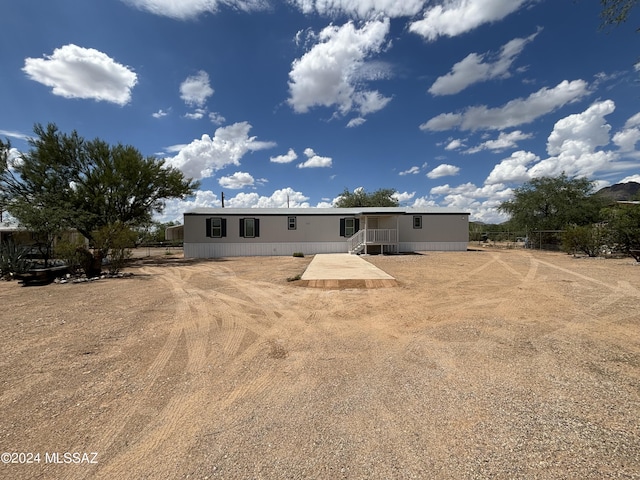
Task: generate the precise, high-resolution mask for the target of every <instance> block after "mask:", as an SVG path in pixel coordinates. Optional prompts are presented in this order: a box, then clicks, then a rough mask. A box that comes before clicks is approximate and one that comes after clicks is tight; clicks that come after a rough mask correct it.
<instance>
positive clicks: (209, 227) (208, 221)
mask: <svg viewBox="0 0 640 480" xmlns="http://www.w3.org/2000/svg"><path fill="white" fill-rule="evenodd" d="M210 236H211V219H210V218H207V237H210Z"/></svg>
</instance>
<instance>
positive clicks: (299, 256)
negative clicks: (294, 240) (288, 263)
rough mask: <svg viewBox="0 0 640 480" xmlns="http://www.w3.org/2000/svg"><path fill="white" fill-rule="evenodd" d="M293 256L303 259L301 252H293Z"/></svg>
mask: <svg viewBox="0 0 640 480" xmlns="http://www.w3.org/2000/svg"><path fill="white" fill-rule="evenodd" d="M293 256H294V257H297V258H304V253H302V252H294V253H293Z"/></svg>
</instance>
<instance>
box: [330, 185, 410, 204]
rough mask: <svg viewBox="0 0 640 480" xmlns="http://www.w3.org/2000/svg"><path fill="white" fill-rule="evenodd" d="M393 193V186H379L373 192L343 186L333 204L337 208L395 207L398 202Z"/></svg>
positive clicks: (394, 192)
mask: <svg viewBox="0 0 640 480" xmlns="http://www.w3.org/2000/svg"><path fill="white" fill-rule="evenodd" d="M395 194H396V190H395V189H393V188H381V189H379V190H376V191H375V192H373V193H367V192H365V190H364V188H356V189H355V190H354V191H353V192H350V191H349V190H348V189H347V188H345V189H344V191H343V192H342V193H341V194H340V196H339V197H338V201H336V204H335V206H336V207H338V208H350V207H397V206H398V205H399V203H398V200H396V198H395V197H394V195H395Z"/></svg>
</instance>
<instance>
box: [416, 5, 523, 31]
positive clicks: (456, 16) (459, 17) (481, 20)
mask: <svg viewBox="0 0 640 480" xmlns="http://www.w3.org/2000/svg"><path fill="white" fill-rule="evenodd" d="M525 3H527V0H445V1H444V2H442V3H440V4H438V5H434V6H433V7H431V8H429V9H427V10H426V11H425V13H424V18H422V19H420V20H417V21H415V22H412V23H411V24H410V25H409V31H411V32H414V33H417V34H418V35H421V36H422V37H424V38H425V39H426V40H428V41H434V40H436V39H437V38H438V37H441V36H447V37H455V36H457V35H461V34H463V33H466V32H468V31H470V30H473V29H475V28H477V27H479V26H480V25H483V24H485V23H492V22H497V21H498V20H502V19H503V18H504V17H506V16H507V15H509V14H510V13H513V12H515V11H516V10H518V9H519V8H520V7H522V6H523V5H524V4H525Z"/></svg>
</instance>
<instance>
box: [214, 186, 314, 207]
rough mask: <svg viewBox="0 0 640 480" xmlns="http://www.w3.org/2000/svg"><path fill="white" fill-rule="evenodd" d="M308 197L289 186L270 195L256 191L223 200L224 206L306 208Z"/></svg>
mask: <svg viewBox="0 0 640 480" xmlns="http://www.w3.org/2000/svg"><path fill="white" fill-rule="evenodd" d="M307 200H309V197H307V196H305V195H304V194H302V192H297V191H295V190H294V189H293V188H291V187H286V188H282V189H280V190H276V191H274V192H273V193H272V194H271V195H270V196H268V197H267V196H264V195H263V196H261V195H258V194H257V193H239V194H238V195H236V196H235V197H233V198H230V199H228V201H227V200H225V206H229V207H231V208H287V207H289V208H308V207H310V205H309V203H308V202H307Z"/></svg>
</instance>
